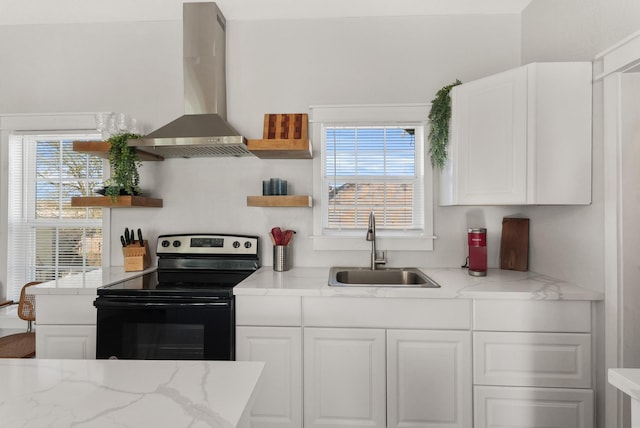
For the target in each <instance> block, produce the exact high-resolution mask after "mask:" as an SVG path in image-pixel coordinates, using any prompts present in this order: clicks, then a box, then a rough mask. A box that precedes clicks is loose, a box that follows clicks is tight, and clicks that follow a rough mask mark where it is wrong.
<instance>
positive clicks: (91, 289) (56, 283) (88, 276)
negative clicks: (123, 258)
mask: <svg viewBox="0 0 640 428" xmlns="http://www.w3.org/2000/svg"><path fill="white" fill-rule="evenodd" d="M155 270H156V268H155V266H154V267H151V268H149V269H146V270H143V271H135V272H125V271H124V267H122V266H111V267H107V268H102V269H96V270H93V271H91V272H87V273H78V274H73V275H68V276H64V277H62V278H58V279H56V280H53V281H48V282H43V283H42V284H38V285H34V286H32V287H29V289H28V290H29V291H28V293H29V294H36V295H38V294H89V295H93V296H95V295H97V292H96V289H98V288H99V287H102V286H104V285H109V284H115V283H117V282H122V281H126V280H128V279H132V278H135V277H138V276H142V275H144V274H145V273H149V272H153V271H155Z"/></svg>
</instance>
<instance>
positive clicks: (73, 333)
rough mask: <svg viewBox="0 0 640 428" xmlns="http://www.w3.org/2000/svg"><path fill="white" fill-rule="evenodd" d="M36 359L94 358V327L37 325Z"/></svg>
mask: <svg viewBox="0 0 640 428" xmlns="http://www.w3.org/2000/svg"><path fill="white" fill-rule="evenodd" d="M36 331H37V333H36V358H62V359H82V360H92V359H95V358H96V326H95V325H86V326H85V325H78V326H72V325H38V326H37V327H36Z"/></svg>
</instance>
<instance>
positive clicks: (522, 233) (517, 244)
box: [500, 217, 529, 272]
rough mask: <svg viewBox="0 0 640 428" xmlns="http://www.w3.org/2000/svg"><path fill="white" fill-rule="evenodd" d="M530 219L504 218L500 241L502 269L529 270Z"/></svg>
mask: <svg viewBox="0 0 640 428" xmlns="http://www.w3.org/2000/svg"><path fill="white" fill-rule="evenodd" d="M528 264H529V219H528V218H515V217H504V218H503V219H502V237H501V239H500V269H507V270H518V271H522V272H524V271H526V270H528V269H529V265H528Z"/></svg>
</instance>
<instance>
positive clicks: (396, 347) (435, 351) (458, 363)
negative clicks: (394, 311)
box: [387, 330, 472, 428]
mask: <svg viewBox="0 0 640 428" xmlns="http://www.w3.org/2000/svg"><path fill="white" fill-rule="evenodd" d="M470 379H471V336H470V333H469V332H468V331H435V330H388V331H387V412H388V414H387V426H388V427H389V428H401V427H402V428H412V427H415V428H445V427H446V428H465V427H471V406H472V402H471V383H470V382H469V380H470Z"/></svg>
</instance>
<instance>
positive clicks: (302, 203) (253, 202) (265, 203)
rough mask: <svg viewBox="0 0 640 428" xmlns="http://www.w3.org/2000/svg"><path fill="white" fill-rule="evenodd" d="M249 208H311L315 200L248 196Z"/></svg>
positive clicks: (304, 197) (308, 198)
mask: <svg viewBox="0 0 640 428" xmlns="http://www.w3.org/2000/svg"><path fill="white" fill-rule="evenodd" d="M247 206H248V207H311V206H313V198H312V197H311V196H305V195H283V196H247Z"/></svg>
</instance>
